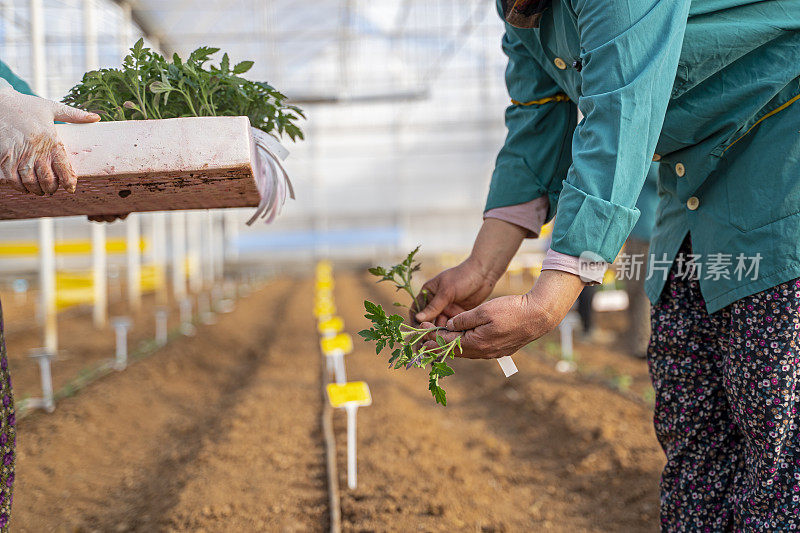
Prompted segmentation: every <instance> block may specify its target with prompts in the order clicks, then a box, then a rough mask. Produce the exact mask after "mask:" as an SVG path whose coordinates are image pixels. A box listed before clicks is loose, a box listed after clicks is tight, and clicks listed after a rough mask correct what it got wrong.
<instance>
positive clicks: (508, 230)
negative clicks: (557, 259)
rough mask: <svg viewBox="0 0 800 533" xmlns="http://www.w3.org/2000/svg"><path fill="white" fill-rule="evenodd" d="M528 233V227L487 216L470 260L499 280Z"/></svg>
mask: <svg viewBox="0 0 800 533" xmlns="http://www.w3.org/2000/svg"><path fill="white" fill-rule="evenodd" d="M527 233H528V230H527V229H525V228H522V227H520V226H517V225H516V224H511V223H509V222H505V221H503V220H500V219H496V218H487V219H486V220H484V221H483V226H481V230H480V231H479V232H478V237H477V238H476V239H475V245H474V246H473V247H472V253H471V254H470V256H469V259H468V261H472V262H474V263H475V264H476V265H477V266H478V268H479V269H480V271H481V272H482V273H483V274H484V275H485V276H487V277H488V278H490V279H491V280H492V281H497V280H498V279H500V276H502V275H503V273H504V272H505V271H506V269H507V268H508V264H509V263H510V262H511V258H512V257H514V254H516V253H517V250H519V247H520V245H521V244H522V241H523V240H524V239H525V236H526V235H527Z"/></svg>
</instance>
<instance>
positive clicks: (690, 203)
mask: <svg viewBox="0 0 800 533" xmlns="http://www.w3.org/2000/svg"><path fill="white" fill-rule="evenodd" d="M686 207H688V208H689V210H690V211H694V210H695V209H697V208H698V207H700V199H699V198H698V197H697V196H692V197H691V198H689V199H688V200H686Z"/></svg>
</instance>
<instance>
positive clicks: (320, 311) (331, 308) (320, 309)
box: [314, 302, 336, 318]
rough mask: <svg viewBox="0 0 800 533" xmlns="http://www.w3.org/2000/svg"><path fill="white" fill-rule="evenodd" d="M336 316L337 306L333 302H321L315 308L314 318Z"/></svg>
mask: <svg viewBox="0 0 800 533" xmlns="http://www.w3.org/2000/svg"><path fill="white" fill-rule="evenodd" d="M335 314H336V306H335V305H333V303H332V302H321V303H319V304H316V305H315V306H314V316H315V317H317V318H320V317H323V316H333V315H335Z"/></svg>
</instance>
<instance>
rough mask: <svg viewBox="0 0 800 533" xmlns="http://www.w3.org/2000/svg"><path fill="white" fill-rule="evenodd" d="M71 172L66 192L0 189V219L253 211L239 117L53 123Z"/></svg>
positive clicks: (251, 152) (251, 160)
mask: <svg viewBox="0 0 800 533" xmlns="http://www.w3.org/2000/svg"><path fill="white" fill-rule="evenodd" d="M56 129H57V130H58V133H59V136H60V137H61V140H62V141H63V143H64V146H65V147H66V150H67V154H68V155H69V157H70V160H71V161H72V166H73V168H74V169H75V172H76V173H77V175H78V187H77V190H76V191H75V192H74V193H68V192H66V191H64V190H63V189H59V191H58V192H56V193H55V194H54V195H53V196H45V197H40V196H34V195H32V194H23V193H20V192H18V191H15V190H13V189H10V188H0V220H10V219H23V218H38V217H63V216H73V215H111V214H122V213H132V212H136V211H167V210H176V209H211V208H223V207H256V206H258V205H259V200H260V196H259V193H258V189H257V188H256V182H255V177H254V169H255V168H256V163H255V161H256V154H255V150H256V149H255V144H254V141H253V137H252V134H251V132H250V123H249V121H248V119H247V117H201V118H176V119H166V120H134V121H126V122H100V123H96V124H81V125H73V124H59V125H56Z"/></svg>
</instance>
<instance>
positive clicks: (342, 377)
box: [319, 333, 353, 385]
mask: <svg viewBox="0 0 800 533" xmlns="http://www.w3.org/2000/svg"><path fill="white" fill-rule="evenodd" d="M319 347H320V350H322V353H323V355H325V366H326V368H327V369H328V375H329V376H330V375H333V376H334V381H336V383H339V384H340V385H341V384H344V383H346V382H347V369H346V368H345V365H344V356H345V355H347V354H349V353H350V352H352V351H353V338H352V337H351V336H350V335H348V334H347V333H339V334H338V335H336V336H335V337H328V338H323V339H320V341H319Z"/></svg>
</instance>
